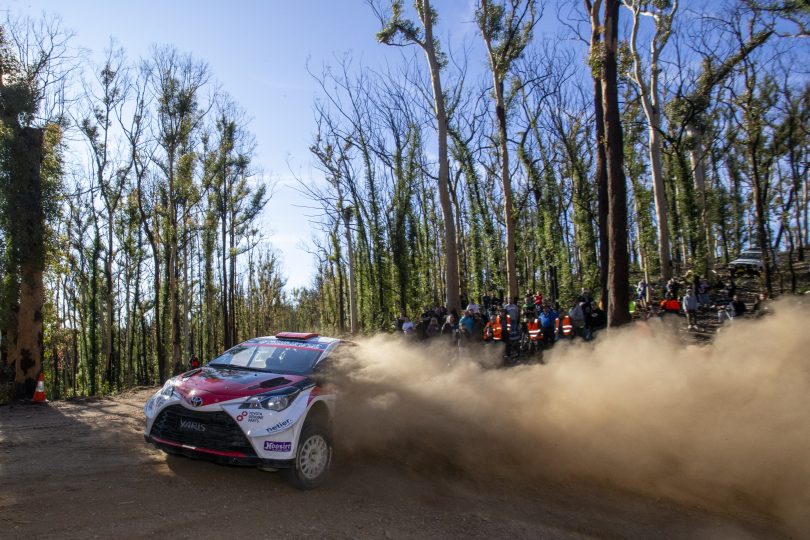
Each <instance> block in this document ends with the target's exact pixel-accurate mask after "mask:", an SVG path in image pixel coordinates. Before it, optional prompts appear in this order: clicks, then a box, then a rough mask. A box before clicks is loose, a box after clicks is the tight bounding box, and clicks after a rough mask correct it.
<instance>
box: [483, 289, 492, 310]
mask: <svg viewBox="0 0 810 540" xmlns="http://www.w3.org/2000/svg"><path fill="white" fill-rule="evenodd" d="M481 303H482V304H483V305H484V313H489V312H490V310H491V309H492V294H491V293H490V292H489V291H487V292H486V294H484V297H483V298H482V299H481Z"/></svg>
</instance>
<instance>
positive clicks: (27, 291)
mask: <svg viewBox="0 0 810 540" xmlns="http://www.w3.org/2000/svg"><path fill="white" fill-rule="evenodd" d="M69 39H70V35H69V34H67V33H65V32H64V31H63V30H62V28H61V21H60V20H59V19H42V20H40V21H33V20H11V19H7V20H6V22H5V24H4V25H3V26H0V137H2V140H0V176H2V199H3V203H4V205H3V209H2V210H3V211H2V214H3V216H2V224H3V229H4V232H5V239H6V250H7V261H8V262H7V265H6V272H7V274H8V275H7V276H6V279H7V280H9V281H10V282H11V284H12V286H13V285H16V286H17V287H18V289H17V290H14V289H8V288H7V289H6V292H7V293H10V294H9V295H8V296H7V297H6V299H5V300H6V309H9V310H10V311H11V312H16V313H6V316H5V317H4V318H3V319H4V320H3V323H4V329H3V332H2V333H3V336H4V338H5V339H4V340H3V341H4V342H6V340H8V342H7V344H6V347H7V360H6V363H7V365H8V366H11V367H13V371H14V373H15V375H14V391H13V394H14V396H15V397H17V398H24V397H31V396H33V394H34V389H35V386H36V381H37V377H38V375H39V374H40V372H41V370H42V365H43V360H44V354H45V352H44V348H43V332H44V328H43V313H42V310H43V303H44V299H45V291H44V282H43V274H44V271H45V250H46V245H45V219H46V217H45V210H46V207H47V206H49V204H50V201H49V198H50V197H52V196H53V191H52V190H51V189H49V188H50V187H51V186H53V185H54V184H58V181H59V179H60V177H61V171H60V167H59V166H58V164H59V158H58V153H59V152H60V141H61V127H60V122H61V119H62V115H61V106H62V104H63V102H62V101H61V100H60V99H56V98H55V97H56V96H60V95H61V89H62V88H63V87H64V84H65V81H66V78H67V76H68V75H69V73H70V71H71V68H72V66H71V65H70V62H69V56H68V45H67V43H68V41H69ZM54 153H55V154H57V156H56V158H55V159H56V161H55V162H54V163H53V164H52V165H50V166H49V167H48V168H47V170H46V171H43V162H46V163H47V162H48V161H50V160H53V158H54V156H53V154H54ZM49 154H51V155H49ZM49 174H50V175H51V176H50V177H49Z"/></svg>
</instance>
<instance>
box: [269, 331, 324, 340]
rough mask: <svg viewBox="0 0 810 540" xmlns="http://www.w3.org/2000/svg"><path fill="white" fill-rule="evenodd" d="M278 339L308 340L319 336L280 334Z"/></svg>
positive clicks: (293, 333) (299, 333) (277, 335)
mask: <svg viewBox="0 0 810 540" xmlns="http://www.w3.org/2000/svg"><path fill="white" fill-rule="evenodd" d="M276 337H277V338H278V339H300V340H302V341H303V340H307V339H312V338H316V337H318V334H307V333H306V332H279V333H278V334H276Z"/></svg>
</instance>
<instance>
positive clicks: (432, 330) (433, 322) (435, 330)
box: [425, 317, 441, 338]
mask: <svg viewBox="0 0 810 540" xmlns="http://www.w3.org/2000/svg"><path fill="white" fill-rule="evenodd" d="M440 333H441V328H440V327H439V319H437V318H436V317H431V318H430V322H429V323H428V325H427V328H426V329H425V337H428V338H432V337H436V336H438V335H439V334H440Z"/></svg>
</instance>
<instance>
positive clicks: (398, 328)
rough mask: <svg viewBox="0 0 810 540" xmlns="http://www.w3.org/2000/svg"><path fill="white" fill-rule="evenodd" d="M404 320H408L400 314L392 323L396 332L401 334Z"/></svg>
mask: <svg viewBox="0 0 810 540" xmlns="http://www.w3.org/2000/svg"><path fill="white" fill-rule="evenodd" d="M406 320H408V317H406V316H405V314H404V313H400V314H399V317H397V320H395V321H394V327H395V328H396V331H397V332H402V325H403V324H404V323H405V321H406Z"/></svg>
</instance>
